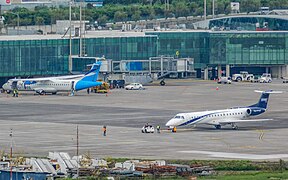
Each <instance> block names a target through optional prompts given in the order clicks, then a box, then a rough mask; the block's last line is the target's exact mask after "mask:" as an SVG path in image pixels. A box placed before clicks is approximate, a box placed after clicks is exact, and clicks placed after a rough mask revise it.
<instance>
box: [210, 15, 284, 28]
mask: <svg viewBox="0 0 288 180" xmlns="http://www.w3.org/2000/svg"><path fill="white" fill-rule="evenodd" d="M212 28H220V29H229V30H247V31H256V30H272V31H287V30H288V20H287V19H284V18H283V19H281V18H279V16H278V17H275V16H274V17H273V16H270V17H269V16H267V15H266V16H263V15H261V16H259V15H258V16H236V17H225V18H217V19H215V20H210V21H209V29H212Z"/></svg>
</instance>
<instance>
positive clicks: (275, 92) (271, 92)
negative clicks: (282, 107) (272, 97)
mask: <svg viewBox="0 0 288 180" xmlns="http://www.w3.org/2000/svg"><path fill="white" fill-rule="evenodd" d="M254 92H257V93H264V94H281V93H282V91H273V90H269V91H259V90H255V91H254Z"/></svg>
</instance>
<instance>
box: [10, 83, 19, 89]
mask: <svg viewBox="0 0 288 180" xmlns="http://www.w3.org/2000/svg"><path fill="white" fill-rule="evenodd" d="M11 88H12V89H18V88H17V81H13V82H12V85H11Z"/></svg>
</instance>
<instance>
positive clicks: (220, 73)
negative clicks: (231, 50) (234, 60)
mask: <svg viewBox="0 0 288 180" xmlns="http://www.w3.org/2000/svg"><path fill="white" fill-rule="evenodd" d="M217 70H218V77H221V75H222V67H221V65H218V67H217Z"/></svg>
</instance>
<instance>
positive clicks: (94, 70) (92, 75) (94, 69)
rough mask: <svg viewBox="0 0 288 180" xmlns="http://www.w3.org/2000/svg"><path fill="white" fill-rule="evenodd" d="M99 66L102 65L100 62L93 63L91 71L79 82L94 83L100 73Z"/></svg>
mask: <svg viewBox="0 0 288 180" xmlns="http://www.w3.org/2000/svg"><path fill="white" fill-rule="evenodd" d="M101 64H102V62H101V61H99V62H97V63H94V64H93V65H92V67H91V69H90V70H89V71H88V72H87V73H85V75H84V77H83V78H82V79H81V80H82V81H92V82H96V81H97V78H98V74H99V71H100V67H101Z"/></svg>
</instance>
